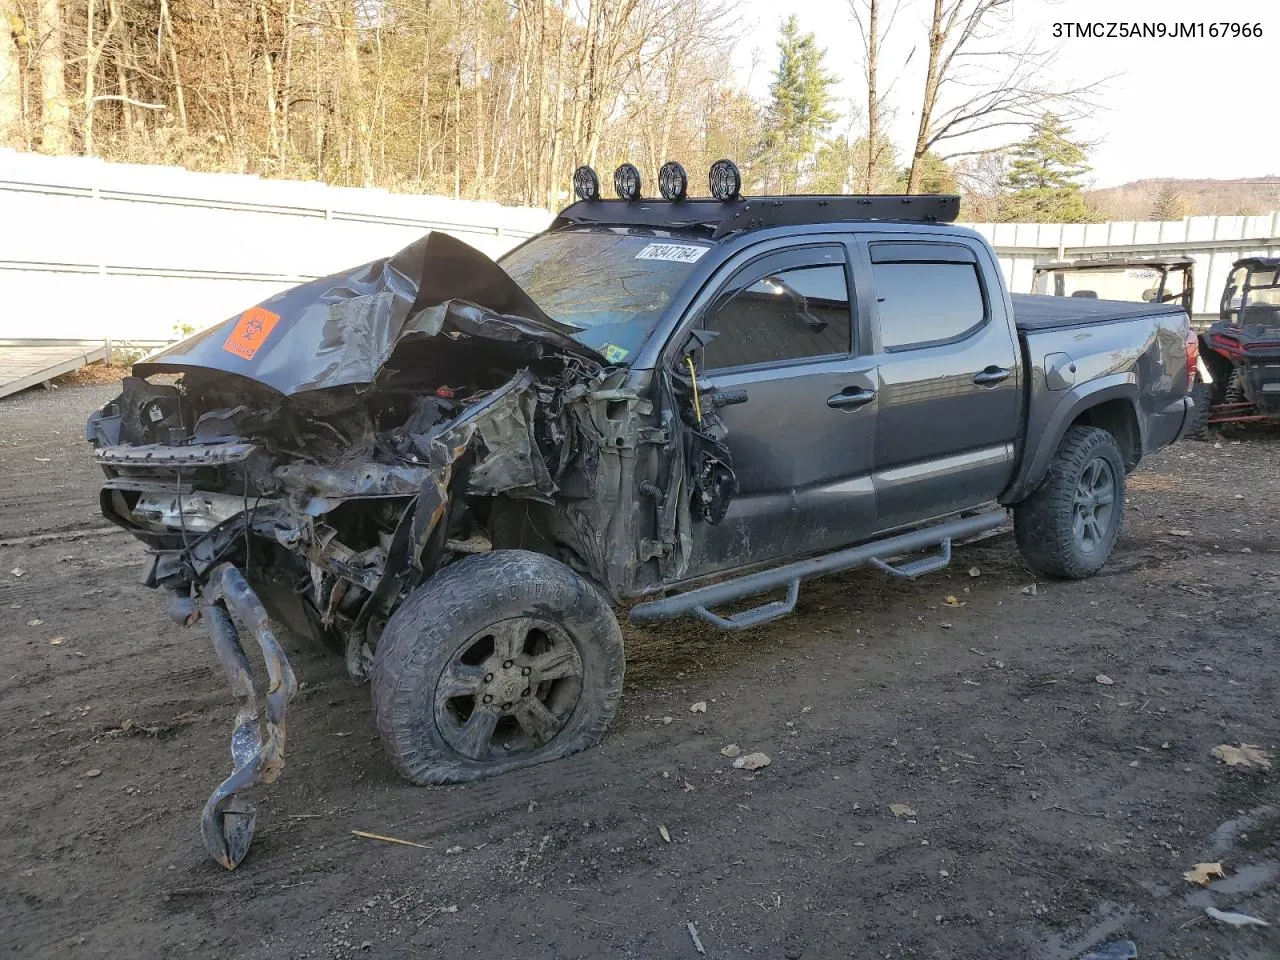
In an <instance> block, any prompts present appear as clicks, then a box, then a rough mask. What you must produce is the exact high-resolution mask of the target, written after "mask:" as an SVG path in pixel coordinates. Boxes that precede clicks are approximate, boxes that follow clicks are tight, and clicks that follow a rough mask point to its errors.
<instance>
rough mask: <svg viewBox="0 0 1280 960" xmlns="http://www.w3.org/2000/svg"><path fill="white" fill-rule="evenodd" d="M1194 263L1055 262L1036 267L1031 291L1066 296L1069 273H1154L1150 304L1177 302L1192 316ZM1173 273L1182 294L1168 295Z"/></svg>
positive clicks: (1105, 259) (1186, 259)
mask: <svg viewBox="0 0 1280 960" xmlns="http://www.w3.org/2000/svg"><path fill="white" fill-rule="evenodd" d="M1195 264H1196V262H1195V260H1194V259H1193V258H1191V257H1085V258H1081V259H1078V260H1054V261H1051V262H1049V263H1037V264H1036V265H1035V269H1034V271H1033V276H1032V287H1031V288H1032V290H1033V291H1035V292H1036V293H1045V294H1049V295H1050V296H1055V297H1062V296H1067V294H1066V284H1065V280H1066V274H1068V273H1087V272H1088V271H1090V270H1126V269H1135V270H1154V271H1156V272H1157V273H1158V274H1159V275H1160V282H1159V283H1158V284H1157V285H1156V288H1155V291H1156V292H1155V296H1154V297H1153V298H1152V301H1151V302H1154V303H1180V304H1182V308H1183V309H1184V310H1186V311H1187V316H1191V309H1192V306H1191V305H1192V303H1193V300H1194V293H1195V282H1194V276H1193V274H1194V270H1195ZM1174 273H1181V274H1182V275H1183V276H1182V280H1183V282H1182V291H1181V293H1172V292H1168V291H1170V289H1171V288H1170V284H1169V276H1170V274H1174ZM1042 278H1047V280H1048V281H1051V282H1052V284H1053V289H1051V290H1050V289H1045V290H1041V289H1040V287H1041V282H1042ZM1046 285H1047V282H1046ZM1071 295H1072V296H1082V295H1084V293H1083V291H1077V292H1076V293H1074V294H1071Z"/></svg>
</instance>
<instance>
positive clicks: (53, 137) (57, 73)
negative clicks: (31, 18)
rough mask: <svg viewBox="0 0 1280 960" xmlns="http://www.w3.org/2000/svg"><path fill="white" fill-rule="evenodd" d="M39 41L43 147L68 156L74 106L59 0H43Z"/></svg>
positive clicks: (39, 21) (38, 27) (39, 24)
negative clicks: (71, 98) (70, 92)
mask: <svg viewBox="0 0 1280 960" xmlns="http://www.w3.org/2000/svg"><path fill="white" fill-rule="evenodd" d="M36 42H37V44H38V45H39V46H38V48H37V53H36V61H37V63H38V65H39V70H40V146H41V148H42V149H43V150H45V151H47V152H48V153H65V152H66V151H67V149H68V148H69V147H70V145H71V105H70V104H69V103H68V102H67V60H66V51H65V49H64V42H63V30H62V5H61V3H60V2H59V0H40V5H39V7H38V8H37V17H36Z"/></svg>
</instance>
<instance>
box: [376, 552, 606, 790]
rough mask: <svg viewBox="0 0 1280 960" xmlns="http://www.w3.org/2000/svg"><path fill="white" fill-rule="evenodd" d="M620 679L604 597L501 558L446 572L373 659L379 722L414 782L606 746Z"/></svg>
mask: <svg viewBox="0 0 1280 960" xmlns="http://www.w3.org/2000/svg"><path fill="white" fill-rule="evenodd" d="M623 672H624V659H623V651H622V633H621V631H620V630H619V629H618V622H617V620H616V619H615V617H614V615H613V611H612V609H610V607H609V605H608V603H607V602H606V601H605V599H604V598H603V597H602V596H601V595H600V593H598V592H597V591H596V590H595V589H594V588H593V587H592V586H591V585H590V584H589V583H587V582H586V581H585V580H584V579H583V578H582V577H580V576H578V574H576V573H574V572H573V571H572V570H570V569H569V568H568V567H566V566H565V565H564V564H562V563H560V562H559V561H556V560H553V559H551V558H550V557H546V556H543V555H542V554H538V553H529V552H527V551H523V550H498V551H495V552H493V553H488V554H482V555H478V556H474V557H469V558H467V559H465V560H462V561H460V562H458V563H455V564H452V565H450V566H448V567H445V568H444V569H443V570H441V571H440V572H438V573H437V574H435V576H433V577H432V578H431V579H430V580H428V581H427V582H426V583H425V584H423V585H422V586H421V587H420V588H419V589H418V590H417V591H415V592H414V593H413V594H411V595H410V596H409V598H408V599H407V600H405V602H404V603H403V604H402V605H401V606H400V609H399V610H397V611H396V613H395V615H394V616H393V617H392V618H391V620H390V621H389V622H388V624H387V627H386V629H385V630H384V631H383V633H382V637H381V639H380V640H379V642H378V651H377V655H376V656H375V658H374V666H373V676H372V693H373V707H374V716H375V719H376V721H377V725H378V731H379V733H380V734H381V735H382V742H383V746H384V747H385V748H386V751H387V753H388V755H389V756H390V758H391V761H392V763H393V764H394V765H395V767H396V769H397V770H399V771H400V773H401V774H403V775H404V776H405V777H407V778H408V779H409V780H411V781H413V782H414V783H418V784H429V783H459V782H464V781H468V780H479V779H482V778H484V777H492V776H497V775H498V774H502V773H506V772H507V771H509V770H514V769H518V768H520V767H527V766H532V765H533V764H537V763H543V762H545V761H547V760H555V759H558V758H560V757H565V756H568V755H569V754H572V753H577V752H578V751H579V750H583V749H585V748H587V747H589V746H592V745H593V744H596V743H598V742H599V741H600V739H601V738H602V737H603V736H604V733H605V730H606V728H607V727H608V725H609V721H610V720H612V719H613V715H614V713H615V712H616V710H617V706H618V697H619V695H620V694H621V692H622V677H623Z"/></svg>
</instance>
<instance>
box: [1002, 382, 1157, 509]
mask: <svg viewBox="0 0 1280 960" xmlns="http://www.w3.org/2000/svg"><path fill="white" fill-rule="evenodd" d="M1042 396H1043V395H1042ZM1116 400H1119V401H1122V402H1123V403H1124V404H1126V405H1127V407H1128V412H1129V415H1130V417H1131V418H1132V422H1131V428H1132V430H1133V437H1132V441H1133V445H1134V446H1135V447H1136V449H1134V450H1132V451H1130V450H1125V438H1124V437H1117V440H1118V441H1119V443H1120V448H1121V451H1122V452H1123V453H1124V454H1125V461H1126V466H1127V467H1128V468H1130V469H1132V468H1133V467H1134V466H1135V465H1136V463H1137V460H1138V459H1140V458H1141V456H1142V451H1143V450H1144V449H1145V448H1146V447H1145V442H1144V437H1143V424H1142V418H1141V417H1140V416H1139V415H1138V386H1137V384H1136V383H1134V380H1133V374H1132V373H1113V374H1110V375H1109V376H1104V377H1098V378H1097V379H1094V380H1090V381H1088V382H1087V383H1082V384H1080V385H1079V386H1077V387H1076V388H1075V389H1073V390H1070V391H1068V392H1067V394H1066V395H1065V396H1064V397H1063V398H1062V400H1061V401H1060V402H1059V403H1058V406H1057V407H1056V408H1055V409H1054V411H1053V412H1052V413H1051V414H1050V415H1049V418H1048V421H1047V422H1046V423H1045V424H1044V428H1043V429H1042V430H1041V431H1040V437H1039V440H1038V441H1037V440H1036V438H1035V437H1033V436H1032V434H1031V433H1030V432H1028V434H1027V437H1026V441H1025V442H1026V444H1027V447H1026V449H1025V451H1024V454H1023V459H1022V467H1021V469H1020V470H1019V471H1018V473H1017V475H1016V476H1015V477H1014V479H1013V483H1011V484H1010V485H1009V489H1008V490H1006V491H1005V492H1004V494H1003V495H1002V496H1001V497H1000V502H1001V503H1002V504H1006V505H1008V504H1014V503H1017V502H1019V501H1020V500H1023V499H1025V498H1026V497H1027V496H1029V495H1030V494H1031V493H1032V492H1033V491H1034V490H1035V489H1036V487H1038V486H1039V485H1040V482H1041V481H1042V480H1044V478H1045V475H1046V474H1047V473H1048V472H1049V464H1050V463H1051V462H1052V461H1053V455H1054V454H1055V453H1056V452H1057V450H1058V446H1059V444H1061V443H1062V438H1063V436H1064V435H1065V434H1066V432H1067V429H1068V428H1069V427H1070V426H1071V425H1072V424H1073V423H1075V421H1076V420H1077V419H1078V418H1079V417H1080V416H1081V415H1082V414H1085V413H1087V412H1088V411H1089V410H1092V409H1093V408H1095V407H1099V406H1101V405H1102V404H1104V403H1110V402H1112V401H1116ZM1033 404H1034V400H1033ZM1033 426H1034V425H1033ZM1033 444H1034V446H1033ZM1028 454H1029V455H1028Z"/></svg>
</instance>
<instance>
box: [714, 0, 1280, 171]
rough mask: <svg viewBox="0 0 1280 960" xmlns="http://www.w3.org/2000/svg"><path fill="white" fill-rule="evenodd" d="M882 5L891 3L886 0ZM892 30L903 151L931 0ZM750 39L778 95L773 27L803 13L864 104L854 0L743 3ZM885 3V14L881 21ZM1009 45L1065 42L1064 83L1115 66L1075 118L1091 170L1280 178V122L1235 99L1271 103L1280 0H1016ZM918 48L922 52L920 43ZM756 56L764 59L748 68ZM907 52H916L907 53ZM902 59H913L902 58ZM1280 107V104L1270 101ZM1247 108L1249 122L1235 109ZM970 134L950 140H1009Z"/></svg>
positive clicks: (758, 72)
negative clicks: (1162, 27) (1060, 31)
mask: <svg viewBox="0 0 1280 960" xmlns="http://www.w3.org/2000/svg"><path fill="white" fill-rule="evenodd" d="M881 2H882V3H884V4H885V9H886V10H887V9H890V8H892V5H893V3H894V2H895V0H881ZM901 4H902V7H901V9H900V11H899V13H898V15H897V19H896V20H895V21H894V23H893V26H892V29H891V32H890V33H889V34H888V36H887V39H886V41H885V50H884V53H883V54H882V58H881V67H880V73H881V81H880V82H881V86H882V87H884V86H885V84H886V83H888V82H891V81H892V82H893V83H894V84H895V86H894V87H893V92H892V96H891V101H890V104H889V106H890V107H891V108H893V109H894V110H895V115H894V117H893V119H892V122H891V125H890V133H891V136H892V139H893V141H894V143H895V145H896V146H897V148H898V152H899V156H900V157H902V156H906V155H908V151H909V146H910V144H911V143H912V142H913V141H914V139H915V132H916V126H917V124H918V123H919V103H920V98H921V95H922V91H923V86H924V66H925V59H926V52H927V45H926V43H927V41H926V34H927V24H928V17H929V14H930V12H931V11H932V7H933V4H932V3H931V2H930V0H901ZM739 6H740V9H741V10H742V12H743V20H742V38H741V40H740V41H739V43H738V46H737V49H736V52H735V67H736V69H737V71H738V75H739V77H740V78H741V79H742V81H743V82H744V83H745V84H747V85H748V88H749V89H750V90H751V92H752V93H753V94H755V95H757V96H761V97H763V96H766V95H767V93H768V86H769V81H770V79H771V72H772V70H773V68H774V67H775V66H776V64H777V52H776V38H777V25H778V24H779V23H780V22H781V20H782V19H783V18H784V17H785V16H786V15H788V14H790V13H793V12H794V13H795V14H796V16H797V18H798V20H799V23H800V28H801V30H802V31H806V32H808V31H812V32H813V33H815V34H816V35H817V38H818V42H819V44H820V45H821V46H823V47H824V48H825V49H826V51H827V57H826V63H827V64H828V66H829V68H830V69H831V70H832V71H833V72H834V73H836V74H837V75H838V76H840V77H841V80H842V82H841V84H840V86H839V88H838V90H837V94H836V95H837V97H838V98H839V100H840V102H841V108H842V109H843V110H846V111H847V109H848V101H849V100H850V99H851V98H852V99H853V100H854V101H855V103H856V104H857V106H858V107H860V108H862V109H863V110H865V104H866V87H865V84H864V83H863V80H862V44H861V41H860V39H859V35H858V32H857V29H856V27H855V26H854V24H853V19H852V18H851V16H850V14H849V6H848V2H847V0H785V3H780V2H778V0H740V2H739ZM883 18H884V14H882V20H883ZM1006 19H1007V22H1008V26H1007V27H1006V28H1005V29H1006V30H1007V33H1006V34H1002V35H1003V36H1007V37H1008V38H1009V40H1008V42H1009V44H1010V45H1011V46H1012V45H1014V44H1015V43H1016V42H1017V41H1018V40H1019V39H1025V38H1028V37H1030V38H1032V39H1033V40H1035V41H1036V43H1037V44H1040V45H1043V46H1045V47H1057V48H1058V51H1059V52H1058V56H1057V59H1056V61H1055V63H1054V66H1053V67H1052V68H1051V73H1052V78H1053V79H1055V80H1059V81H1061V82H1062V83H1063V84H1064V85H1069V84H1071V83H1081V82H1092V81H1095V80H1099V79H1102V78H1104V77H1107V76H1109V75H1113V74H1114V76H1111V79H1110V80H1108V81H1107V82H1106V84H1105V86H1104V87H1103V88H1102V90H1101V91H1100V93H1099V94H1098V96H1097V100H1098V102H1099V109H1098V110H1097V111H1096V112H1094V113H1093V114H1092V115H1090V116H1088V117H1085V118H1083V119H1081V120H1079V121H1077V122H1076V124H1075V131H1076V133H1077V134H1078V135H1079V137H1080V138H1081V139H1083V140H1086V141H1089V142H1091V143H1092V144H1093V146H1092V147H1091V149H1090V152H1089V162H1090V164H1091V165H1092V167H1093V171H1092V173H1090V174H1089V175H1088V176H1087V177H1086V180H1087V181H1090V185H1091V186H1095V187H1108V186H1115V185H1117V184H1121V183H1125V182H1127V181H1130V180H1138V179H1145V178H1152V177H1175V178H1200V177H1210V178H1214V179H1219V180H1229V179H1235V178H1240V177H1259V176H1268V175H1276V176H1280V149H1278V148H1280V126H1277V125H1276V123H1275V122H1274V120H1272V121H1266V120H1263V119H1262V117H1261V116H1260V115H1258V114H1257V113H1256V112H1254V111H1253V110H1252V108H1251V109H1249V110H1246V111H1243V113H1242V112H1241V111H1239V110H1237V109H1234V108H1233V107H1234V104H1235V102H1236V98H1237V96H1241V97H1244V98H1245V99H1246V103H1251V104H1256V103H1257V102H1259V100H1258V98H1259V97H1262V98H1263V99H1264V100H1265V102H1268V103H1274V101H1275V93H1276V90H1277V83H1276V79H1275V77H1276V66H1277V63H1278V62H1280V3H1278V4H1276V5H1275V6H1272V4H1271V3H1268V2H1259V0H1215V2H1213V3H1211V4H1209V3H1205V2H1204V0H1012V10H1011V12H1010V14H1009V16H1008V17H1007V18H1006ZM1097 21H1102V22H1107V23H1109V22H1114V21H1126V22H1134V21H1137V22H1163V23H1166V24H1173V23H1183V22H1187V23H1205V24H1206V27H1205V29H1206V35H1205V37H1204V38H1203V39H1201V38H1199V37H1194V38H1190V39H1188V38H1177V39H1173V38H1169V39H1153V38H1145V37H1144V38H1133V37H1129V38H1119V37H1117V38H1104V39H1093V38H1084V39H1077V38H1072V39H1055V38H1054V37H1053V35H1052V31H1053V24H1054V23H1055V22H1097ZM1211 21H1212V22H1215V23H1217V22H1224V21H1225V22H1236V23H1248V24H1257V23H1261V24H1262V37H1261V38H1257V37H1253V38H1246V37H1236V38H1226V39H1213V38H1210V37H1209V36H1208V35H1207V30H1208V23H1209V22H1211ZM913 48H914V52H913ZM753 56H755V57H756V61H757V62H756V65H755V66H754V68H753V67H752V65H751V64H752V59H753ZM908 58H909V62H908ZM904 64H905V66H904ZM1271 112H1272V113H1274V110H1272V111H1271ZM1242 115H1243V116H1245V117H1248V118H1249V119H1248V123H1247V124H1246V125H1244V126H1241V127H1233V126H1232V125H1231V123H1232V120H1233V118H1236V117H1240V116H1242ZM1000 145H1001V144H1000V143H999V142H998V141H996V142H992V141H981V140H973V141H970V142H967V143H964V144H963V146H956V147H953V149H956V150H959V149H972V148H975V147H977V148H986V147H994V146H1000Z"/></svg>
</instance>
